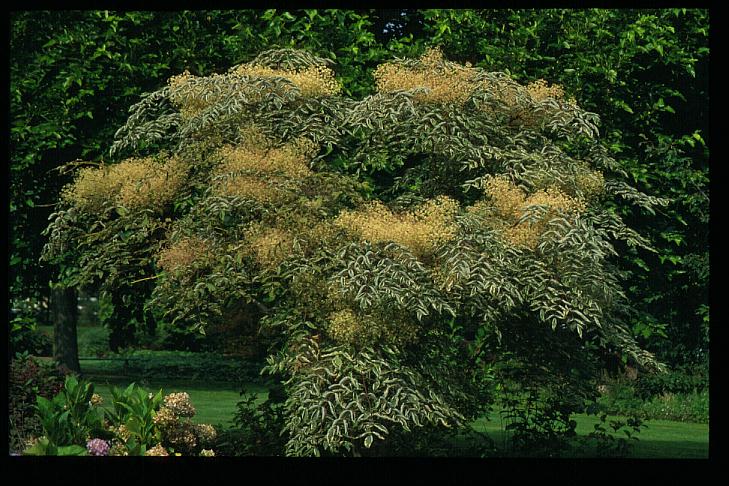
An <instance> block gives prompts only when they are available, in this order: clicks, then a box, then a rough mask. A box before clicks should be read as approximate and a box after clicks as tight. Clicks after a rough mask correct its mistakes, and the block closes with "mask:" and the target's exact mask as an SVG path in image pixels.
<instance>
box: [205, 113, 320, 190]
mask: <svg viewBox="0 0 729 486" xmlns="http://www.w3.org/2000/svg"><path fill="white" fill-rule="evenodd" d="M242 138H243V141H242V142H241V144H239V145H237V146H234V147H233V146H225V147H223V148H222V149H221V150H220V151H219V153H218V155H219V158H220V159H221V163H220V164H219V165H218V166H217V167H216V169H215V173H214V175H215V176H216V179H215V182H214V186H213V194H214V195H217V196H229V197H245V198H248V199H252V200H254V201H258V202H262V203H269V204H273V203H280V202H282V201H284V200H286V199H287V198H289V197H290V194H289V192H288V191H287V190H286V189H285V188H284V187H283V186H284V185H285V184H284V183H285V181H286V180H293V181H300V180H302V179H304V178H306V177H307V176H309V175H311V174H312V172H311V169H310V168H309V161H310V160H311V158H312V157H313V156H314V155H315V154H316V152H317V151H318V150H319V147H318V145H316V144H315V143H314V142H312V141H311V140H309V139H306V138H298V139H295V140H293V141H291V142H289V143H287V144H285V145H283V146H281V147H273V146H272V144H271V142H270V141H269V140H267V139H266V138H265V137H264V136H263V135H262V134H261V133H260V132H259V131H257V130H256V129H255V128H252V127H248V128H246V129H244V130H243V131H242Z"/></svg>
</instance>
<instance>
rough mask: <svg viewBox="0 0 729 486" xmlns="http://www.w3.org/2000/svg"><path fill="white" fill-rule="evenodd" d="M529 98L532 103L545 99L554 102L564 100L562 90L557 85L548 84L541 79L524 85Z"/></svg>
mask: <svg viewBox="0 0 729 486" xmlns="http://www.w3.org/2000/svg"><path fill="white" fill-rule="evenodd" d="M526 89H527V92H528V93H529V96H531V98H532V99H533V100H534V101H544V100H546V99H547V98H554V99H556V100H559V99H562V98H564V89H563V88H562V86H560V85H559V84H553V85H551V86H549V84H548V83H547V82H546V81H545V80H543V79H537V80H536V81H534V82H531V83H529V84H527V85H526Z"/></svg>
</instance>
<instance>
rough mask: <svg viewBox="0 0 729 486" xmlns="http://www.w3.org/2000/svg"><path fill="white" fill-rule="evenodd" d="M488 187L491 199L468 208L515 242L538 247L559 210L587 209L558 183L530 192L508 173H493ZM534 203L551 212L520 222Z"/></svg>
mask: <svg viewBox="0 0 729 486" xmlns="http://www.w3.org/2000/svg"><path fill="white" fill-rule="evenodd" d="M484 189H485V191H486V194H487V195H488V197H489V199H487V200H481V201H478V202H477V203H475V204H474V205H473V206H471V207H469V208H468V209H467V211H468V212H470V213H472V214H476V215H480V216H483V217H484V218H483V219H484V221H485V222H486V223H487V224H489V225H490V226H491V227H493V228H494V229H498V230H499V231H500V232H501V235H502V237H503V238H504V239H505V240H506V241H507V242H509V243H510V244H512V245H514V246H522V247H526V248H530V249H534V248H535V247H536V246H537V244H538V243H539V239H540V237H541V236H542V233H544V230H545V229H546V226H547V223H548V222H549V221H550V220H551V219H553V218H554V217H556V216H557V215H559V214H582V213H584V212H585V210H586V209H587V205H586V203H585V201H584V200H583V199H582V198H576V197H572V196H569V195H567V194H565V193H564V192H562V191H561V190H560V189H558V188H556V187H554V186H552V187H548V188H546V189H541V190H538V191H536V192H534V193H533V194H531V195H527V194H526V192H525V191H523V190H522V189H520V188H519V187H517V186H515V185H514V184H513V183H512V182H511V181H509V180H508V179H506V178H505V177H492V178H489V179H488V180H487V181H486V182H485V184H484ZM531 206H545V207H546V208H547V212H546V213H545V214H543V215H541V216H540V217H539V218H538V219H537V220H536V221H534V220H524V221H521V222H519V220H520V219H521V218H522V217H523V216H524V215H525V214H526V213H527V211H528V209H529V207H531Z"/></svg>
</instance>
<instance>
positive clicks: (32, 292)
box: [9, 9, 709, 364]
mask: <svg viewBox="0 0 729 486" xmlns="http://www.w3.org/2000/svg"><path fill="white" fill-rule="evenodd" d="M708 17H709V14H708V11H706V10H699V9H663V10H645V9H643V10H594V9H593V10H559V9H549V10H545V9H543V10H510V9H498V10H438V9H431V10H398V9H392V10H359V11H355V10H346V11H342V10H296V11H286V10H266V11H257V10H241V11H196V12H189V11H182V12H108V11H107V12H103V11H101V12H94V11H73V12H69V11H67V12H58V11H56V12H37V11H34V12H13V14H12V16H11V36H10V47H11V48H10V50H9V52H10V53H11V59H10V61H11V62H10V68H11V69H10V88H11V92H10V94H11V106H10V114H11V148H12V150H11V158H10V167H11V169H10V176H11V177H10V191H9V192H10V221H9V223H10V230H11V239H10V243H11V247H10V250H11V252H10V257H9V258H10V282H11V298H12V300H14V301H15V302H18V301H20V300H22V299H25V298H28V297H30V298H33V299H41V300H45V301H46V302H47V301H48V297H49V292H50V287H49V285H48V282H49V281H50V280H52V279H53V278H54V275H56V273H57V272H56V270H57V269H55V268H53V267H44V266H42V265H39V264H38V257H39V256H40V250H41V248H42V246H43V244H44V243H45V239H44V238H43V237H40V236H39V233H40V231H41V230H42V227H43V226H44V224H45V221H46V220H47V217H48V216H49V215H50V213H51V212H52V207H51V206H50V205H51V204H53V202H54V201H55V199H56V197H57V195H58V193H59V191H60V188H61V187H62V186H63V185H64V184H65V183H67V182H69V180H70V175H69V174H68V173H66V174H62V173H59V172H57V171H55V170H54V169H55V168H57V167H59V166H60V165H62V164H65V163H66V162H68V161H69V160H74V159H77V158H84V159H92V160H99V159H101V158H106V156H105V154H104V152H103V148H104V147H105V146H106V143H107V141H108V140H110V138H111V136H112V135H113V133H114V131H115V130H116V129H117V127H118V126H119V125H120V124H121V123H122V122H123V120H124V118H125V117H126V113H125V110H126V107H127V106H129V105H130V104H131V103H133V102H135V101H136V100H137V99H138V98H137V97H138V96H139V94H140V93H141V92H143V91H147V90H151V89H154V88H155V87H157V86H159V85H160V84H161V83H163V82H164V80H165V79H167V78H168V77H169V76H170V75H172V74H174V73H179V72H182V71H184V70H185V69H188V70H190V71H191V72H193V73H194V74H197V75H207V74H210V73H212V72H221V71H223V70H224V69H225V68H227V66H229V65H230V64H231V63H235V62H241V61H244V60H247V59H250V58H251V57H252V56H253V55H254V54H255V53H257V52H259V51H261V50H262V49H265V48H268V47H269V46H271V45H274V44H278V45H282V46H296V47H306V48H307V49H310V50H311V51H312V52H314V53H316V54H318V55H320V56H323V57H328V58H331V59H335V60H336V61H337V72H338V77H339V79H340V80H342V82H343V89H344V93H345V94H347V95H352V96H355V97H361V96H364V95H367V94H371V93H372V92H373V86H374V85H373V83H372V82H371V81H372V78H371V73H372V70H373V69H374V68H375V66H376V65H377V64H378V63H379V62H380V61H382V60H384V59H386V58H389V56H390V55H391V54H394V55H414V54H419V53H421V52H422V49H423V46H424V45H425V44H426V43H437V44H440V45H441V46H442V47H443V50H444V52H445V53H446V54H447V55H448V56H449V57H450V58H452V59H455V60H459V61H461V62H465V61H470V62H472V63H473V64H474V65H476V66H479V67H485V68H488V69H489V70H499V71H507V70H508V71H509V72H510V73H512V75H513V76H514V77H515V79H516V80H518V81H520V82H522V83H525V84H526V83H528V82H530V81H534V80H536V79H539V78H544V79H547V80H549V81H551V82H558V83H560V85H562V86H563V88H564V90H565V92H566V93H567V95H571V96H575V97H576V98H577V99H579V100H580V103H581V105H582V106H584V107H585V108H586V109H587V110H599V111H600V113H601V114H603V115H604V117H603V125H602V134H603V138H604V140H606V142H607V145H608V147H609V149H610V151H611V153H612V154H614V155H617V156H618V157H617V158H618V160H619V162H620V164H621V165H622V166H623V168H624V169H625V170H626V171H627V172H628V174H630V177H631V179H632V181H633V183H634V184H636V186H637V187H638V188H639V189H641V190H644V191H646V192H650V193H652V194H656V195H659V196H662V197H668V198H670V199H671V200H672V201H673V202H672V203H671V205H670V206H668V207H667V208H665V209H659V210H658V211H657V213H658V217H651V215H650V213H645V211H644V210H642V209H641V210H637V211H636V210H635V209H632V208H631V207H630V206H629V205H625V204H622V203H621V202H620V201H617V210H618V212H619V213H620V214H621V215H622V216H623V217H624V218H625V219H626V221H628V222H630V223H631V224H632V225H633V226H634V227H636V228H639V229H640V230H641V231H642V232H643V233H644V234H645V235H647V236H649V237H650V238H651V240H652V241H653V242H654V246H655V248H656V249H657V253H654V252H649V251H646V250H642V249H640V248H635V249H631V248H620V247H618V248H619V249H620V254H621V262H622V263H621V267H622V268H625V269H629V270H630V271H631V272H632V277H631V280H630V283H629V285H628V289H627V290H628V295H630V296H631V300H632V301H633V302H634V303H636V305H635V306H634V315H633V317H632V318H631V327H632V331H633V333H634V334H636V336H638V337H639V339H641V341H642V342H643V343H644V344H645V345H646V346H648V348H649V349H652V350H654V351H656V352H658V353H659V355H661V356H662V357H664V358H665V359H667V360H668V361H669V362H671V363H673V364H680V363H682V362H685V361H696V360H698V361H701V360H702V359H704V358H705V357H706V352H707V350H708V323H709V314H708V295H707V289H708V224H707V223H708V214H709V212H708V201H709V199H708V187H707V185H708V144H709V140H708V130H707V128H708V126H707V123H708V122H707V120H708V118H707V117H706V111H707V106H708V104H707V103H706V100H707V99H708V70H707V67H708V60H709V46H708ZM92 117H93V118H92ZM365 170H366V169H365ZM388 177H389V178H390V179H388ZM393 177H395V176H393V175H392V174H390V175H387V174H386V171H382V170H380V171H379V174H377V175H376V176H375V178H374V179H373V180H372V182H373V183H375V187H376V186H377V183H378V181H381V182H382V184H381V185H382V187H383V188H385V189H387V188H390V184H389V182H388V180H392V178H393ZM375 190H376V191H377V192H381V191H380V190H379V189H377V188H376V189H375ZM381 196H382V197H385V198H386V197H388V196H386V195H381ZM61 280H62V281H64V280H65V279H64V278H61ZM144 284H145V282H141V283H137V284H135V287H134V288H135V289H136V288H139V286H141V285H144ZM147 291H148V290H147ZM115 298H119V297H118V296H115ZM137 300H138V299H131V301H130V302H134V301H137ZM675 302H682V305H680V306H676V305H674V303H675ZM115 304H116V307H117V308H118V312H117V313H116V314H115V315H116V316H118V318H117V319H116V320H114V321H113V322H110V323H108V324H109V325H110V327H111V328H112V329H113V330H114V332H113V333H112V336H113V338H112V340H113V341H114V347H115V348H118V347H119V346H125V345H128V344H130V343H132V342H134V333H135V332H136V329H137V328H139V327H143V328H144V327H146V328H149V327H150V325H151V324H152V322H151V320H150V319H149V316H147V317H145V314H144V312H140V311H139V310H133V309H129V310H122V309H123V308H124V303H123V302H116V303H115ZM133 316H136V318H132V317H133ZM40 317H43V316H40ZM137 320H144V321H146V322H145V323H144V324H143V325H141V326H140V325H137V324H134V322H136V321H137ZM24 322H28V321H24ZM130 322H131V323H132V324H133V325H132V327H131V328H130V327H129V323H130ZM140 324H141V323H140ZM117 329H118V331H117ZM125 329H126V330H125ZM183 341H184V340H183ZM702 357H703V358H702Z"/></svg>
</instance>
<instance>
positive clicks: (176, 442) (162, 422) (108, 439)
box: [24, 376, 217, 456]
mask: <svg viewBox="0 0 729 486" xmlns="http://www.w3.org/2000/svg"><path fill="white" fill-rule="evenodd" d="M111 393H112V397H113V398H112V403H111V404H110V406H106V407H105V406H103V399H102V398H101V396H99V395H98V394H96V393H94V385H93V383H91V382H88V381H86V380H81V381H79V380H78V379H77V378H76V377H74V376H69V377H67V378H66V381H65V383H64V385H63V387H62V388H61V390H60V393H58V394H57V395H55V396H54V397H53V398H52V399H50V400H49V399H46V398H44V397H42V396H40V395H39V396H38V397H37V406H36V410H37V415H38V419H39V421H40V424H41V431H40V432H41V434H42V435H35V436H33V437H31V439H30V440H29V441H28V443H29V446H28V447H27V448H26V449H25V450H24V454H27V455H92V456H140V455H141V456H143V455H146V456H170V455H175V456H181V455H186V456H187V455H195V456H214V455H215V451H214V449H213V447H214V445H215V441H216V438H217V431H216V429H215V428H214V427H213V426H212V425H208V424H197V423H193V422H192V421H191V418H192V417H194V416H195V413H196V411H195V407H194V406H193V405H192V403H191V402H190V397H189V395H188V394H187V393H185V392H179V393H170V394H168V395H163V394H162V390H159V391H158V392H157V393H150V392H148V391H147V390H145V389H143V388H141V387H139V386H138V385H136V384H135V383H132V384H130V385H129V386H128V387H127V388H125V389H123V390H119V389H117V388H115V387H113V388H112V390H111Z"/></svg>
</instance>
